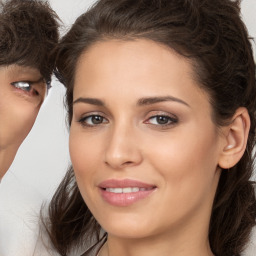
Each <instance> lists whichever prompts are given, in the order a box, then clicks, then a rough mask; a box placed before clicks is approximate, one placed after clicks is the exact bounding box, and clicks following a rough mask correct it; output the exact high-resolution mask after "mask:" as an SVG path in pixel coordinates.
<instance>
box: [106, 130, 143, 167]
mask: <svg viewBox="0 0 256 256" xmlns="http://www.w3.org/2000/svg"><path fill="white" fill-rule="evenodd" d="M137 142H138V140H137V139H136V135H135V132H134V130H132V129H128V128H124V127H116V128H114V129H113V130H112V132H111V135H110V136H109V138H108V145H107V147H106V151H105V163H106V164H107V165H108V166H110V167H111V168H113V169H123V168H126V167H132V166H136V165H139V164H140V163H141V162H142V152H141V150H140V148H139V144H138V143H137Z"/></svg>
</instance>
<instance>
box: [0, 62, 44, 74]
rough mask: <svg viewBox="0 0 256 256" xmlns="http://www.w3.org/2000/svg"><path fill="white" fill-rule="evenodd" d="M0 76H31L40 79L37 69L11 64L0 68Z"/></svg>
mask: <svg viewBox="0 0 256 256" xmlns="http://www.w3.org/2000/svg"><path fill="white" fill-rule="evenodd" d="M0 72H1V74H5V75H7V76H10V77H17V76H28V75H29V76H33V77H40V76H41V74H40V71H39V70H38V69H37V68H33V67H29V66H22V65H17V64H12V65H8V66H0Z"/></svg>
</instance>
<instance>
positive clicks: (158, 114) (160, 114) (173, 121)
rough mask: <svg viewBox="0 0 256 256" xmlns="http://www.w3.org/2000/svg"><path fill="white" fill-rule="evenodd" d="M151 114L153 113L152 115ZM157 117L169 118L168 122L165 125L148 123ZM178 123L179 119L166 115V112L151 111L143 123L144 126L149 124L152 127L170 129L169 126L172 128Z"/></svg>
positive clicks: (172, 115)
mask: <svg viewBox="0 0 256 256" xmlns="http://www.w3.org/2000/svg"><path fill="white" fill-rule="evenodd" d="M152 112H153V113H152ZM157 117H167V118H169V120H170V122H169V123H167V124H152V123H150V122H149V121H150V120H152V119H153V118H157ZM178 122H179V118H178V117H177V116H176V115H174V114H171V113H167V112H163V111H151V112H150V113H149V114H148V115H147V117H146V120H145V121H144V123H145V124H149V125H152V126H159V127H162V128H163V127H170V126H174V125H175V124H177V123H178Z"/></svg>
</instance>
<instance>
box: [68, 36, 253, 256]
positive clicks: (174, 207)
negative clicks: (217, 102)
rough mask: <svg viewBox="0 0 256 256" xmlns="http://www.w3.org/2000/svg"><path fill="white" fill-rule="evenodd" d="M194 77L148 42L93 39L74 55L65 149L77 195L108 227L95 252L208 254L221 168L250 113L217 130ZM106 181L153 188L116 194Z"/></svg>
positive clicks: (182, 62) (186, 64) (146, 255)
mask: <svg viewBox="0 0 256 256" xmlns="http://www.w3.org/2000/svg"><path fill="white" fill-rule="evenodd" d="M194 77H195V76H194V71H193V68H192V65H191V64H190V63H189V62H188V61H187V60H186V59H184V58H183V57H181V56H179V55H177V54H176V53H175V52H173V51H172V50H170V49H167V48H166V47H164V46H162V45H159V44H156V43H154V42H151V41H147V40H136V41H117V40H116V41H115V40H112V41H104V42H100V43H97V44H95V45H93V46H92V47H91V48H90V49H88V50H87V51H86V53H85V54H84V55H82V56H81V57H80V59H79V62H78V65H77V70H76V75H75V84H74V103H73V119H72V123H71V129H70V155H71V161H72V164H73V167H74V171H75V175H76V179H77V183H78V186H79V189H80V191H81V194H82V196H83V198H84V200H85V202H86V204H87V206H88V207H89V209H90V210H91V212H92V214H93V215H94V217H95V218H96V219H97V221H98V222H99V223H100V225H101V226H102V227H103V229H104V230H106V231H107V233H108V241H107V243H106V244H105V245H104V246H103V248H102V250H101V251H100V254H99V255H100V256H118V255H122V256H155V255H156V252H157V255H161V256H170V255H172V256H212V255H213V253H212V251H211V248H210V245H209V239H208V230H209V222H210V216H211V210H212V204H213V199H214V196H215V193H216V188H217V185H218V181H219V177H220V173H221V169H220V166H221V167H226V166H225V165H227V164H231V165H232V164H235V162H236V161H238V159H239V157H240V156H241V154H242V153H243V151H244V148H245V147H244V144H243V143H244V141H243V142H241V141H242V139H239V138H240V137H239V136H234V134H235V132H237V131H241V134H244V136H245V137H246V133H247V132H248V125H249V124H248V113H247V112H246V111H245V110H244V109H241V110H239V111H240V112H239V111H238V112H237V116H236V117H235V118H237V120H236V121H237V122H236V121H234V122H233V124H234V125H236V126H235V128H236V127H238V129H233V128H232V127H233V126H232V125H231V126H229V127H225V128H223V129H222V130H221V131H220V129H219V128H217V127H216V125H215V124H214V123H213V121H212V107H211V105H210V102H209V97H208V95H207V94H206V93H205V92H204V91H203V90H201V89H200V88H199V85H198V84H197V82H196V80H195V78H194ZM231 129H233V130H232V133H231V132H230V131H231ZM244 129H245V131H244ZM241 136H242V135H241ZM238 137H239V138H238ZM245 141H246V138H245ZM240 142H241V143H240ZM232 143H233V144H234V145H233V147H230V145H231V144H232ZM240 144H243V145H242V146H241V148H240V151H239V152H240V153H241V154H240V153H239V154H237V156H236V157H234V154H233V155H232V154H231V153H232V152H233V153H234V151H232V150H233V149H234V148H235V149H237V145H240ZM230 152H231V153H230ZM237 152H238V150H237ZM228 153H230V154H228ZM231 155H232V157H230V158H228V157H229V156H231ZM227 159H228V160H229V161H227ZM222 165H223V166H222ZM112 180H114V184H119V183H120V184H121V183H122V184H124V183H126V181H127V180H132V181H136V182H137V181H138V182H141V183H143V184H150V185H149V187H147V190H148V191H149V193H148V195H147V196H145V197H143V198H140V199H138V200H137V199H136V200H133V199H132V198H133V195H132V194H131V193H130V194H129V196H127V197H123V198H124V200H123V201H122V200H119V199H120V198H119V197H118V196H117V195H116V194H118V193H120V192H118V189H120V187H119V185H117V186H116V187H114V185H112V186H113V188H112V187H111V186H110V185H106V184H110V183H111V182H112ZM110 181H111V182H110ZM129 182H130V181H129ZM129 182H128V183H129ZM102 184H104V185H102ZM129 184H130V183H129ZM108 186H109V187H108ZM138 186H139V185H138ZM141 186H142V188H143V185H141ZM129 187H131V186H130V185H129ZM122 188H123V189H126V187H125V186H124V185H122ZM107 189H112V190H113V191H115V192H111V191H110V192H108V191H107ZM127 189H128V190H129V189H131V188H127ZM140 189H141V188H140ZM143 189H144V188H143ZM123 193H124V192H123ZM134 193H142V194H143V193H144V192H134ZM127 195H128V194H127ZM135 198H136V196H135ZM137 198H139V196H137Z"/></svg>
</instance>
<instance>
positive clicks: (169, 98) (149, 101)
mask: <svg viewBox="0 0 256 256" xmlns="http://www.w3.org/2000/svg"><path fill="white" fill-rule="evenodd" d="M164 101H174V102H178V103H181V104H183V105H186V106H188V107H190V106H189V104H188V103H186V102H185V101H183V100H181V99H178V98H176V97H173V96H163V97H147V98H141V99H139V100H138V102H137V105H138V106H144V105H151V104H156V103H159V102H164Z"/></svg>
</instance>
